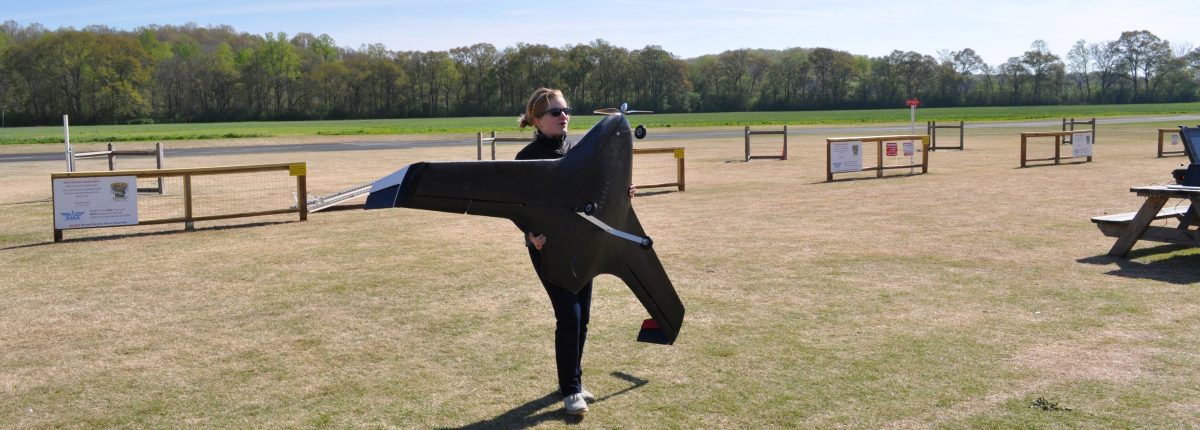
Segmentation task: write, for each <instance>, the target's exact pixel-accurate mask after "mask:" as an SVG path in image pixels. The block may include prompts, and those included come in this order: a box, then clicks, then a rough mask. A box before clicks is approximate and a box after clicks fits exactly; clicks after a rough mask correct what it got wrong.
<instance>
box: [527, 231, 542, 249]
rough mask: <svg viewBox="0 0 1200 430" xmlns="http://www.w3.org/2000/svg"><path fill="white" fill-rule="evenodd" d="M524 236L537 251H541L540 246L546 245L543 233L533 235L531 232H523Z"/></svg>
mask: <svg viewBox="0 0 1200 430" xmlns="http://www.w3.org/2000/svg"><path fill="white" fill-rule="evenodd" d="M525 238H527V239H529V243H532V244H533V249H536V250H538V251H541V250H542V247H543V246H545V245H546V236H545V235H542V234H539V235H537V236H534V235H533V233H525Z"/></svg>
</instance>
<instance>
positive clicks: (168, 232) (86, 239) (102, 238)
mask: <svg viewBox="0 0 1200 430" xmlns="http://www.w3.org/2000/svg"><path fill="white" fill-rule="evenodd" d="M294 222H299V221H263V222H256V223H250V224H234V225H215V226H211V227H199V228H194V229H192V230H162V231H147V232H140V233H126V234H114V235H110V236H94V237H81V238H78V239H63V241H62V242H59V243H68V242H104V241H109V240H117V239H126V238H131V237H148V236H167V235H174V234H184V233H195V232H199V231H220V230H233V229H241V228H251V227H263V226H268V225H276V224H291V223H294ZM46 245H54V241H53V240H51V241H49V242H39V243H29V244H25V245H14V246H10V247H7V248H0V251H9V250H13V249H23V248H35V247H39V246H46Z"/></svg>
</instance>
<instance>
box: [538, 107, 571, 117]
mask: <svg viewBox="0 0 1200 430" xmlns="http://www.w3.org/2000/svg"><path fill="white" fill-rule="evenodd" d="M574 112H575V110H574V109H571V108H569V107H565V108H550V109H546V110H544V111H542V113H540V114H538V116H542V115H545V114H550V116H559V115H562V114H564V113H565V114H567V115H570V114H572V113H574Z"/></svg>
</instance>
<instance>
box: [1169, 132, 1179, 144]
mask: <svg viewBox="0 0 1200 430" xmlns="http://www.w3.org/2000/svg"><path fill="white" fill-rule="evenodd" d="M1171 144H1172V145H1178V144H1179V135H1178V134H1172V135H1171Z"/></svg>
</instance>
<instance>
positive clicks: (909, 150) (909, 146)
mask: <svg viewBox="0 0 1200 430" xmlns="http://www.w3.org/2000/svg"><path fill="white" fill-rule="evenodd" d="M904 156H905V157H912V156H913V143H912V141H911V140H910V141H908V142H904Z"/></svg>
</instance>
